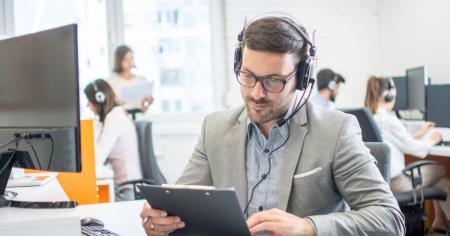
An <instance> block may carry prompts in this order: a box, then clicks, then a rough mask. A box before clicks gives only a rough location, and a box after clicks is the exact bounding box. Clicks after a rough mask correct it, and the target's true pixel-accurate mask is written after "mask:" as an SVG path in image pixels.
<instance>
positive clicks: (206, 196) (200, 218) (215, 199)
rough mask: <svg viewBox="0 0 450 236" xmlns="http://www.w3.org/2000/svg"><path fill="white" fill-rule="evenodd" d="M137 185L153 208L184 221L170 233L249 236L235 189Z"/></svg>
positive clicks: (200, 235)
mask: <svg viewBox="0 0 450 236" xmlns="http://www.w3.org/2000/svg"><path fill="white" fill-rule="evenodd" d="M138 187H139V189H140V191H141V193H142V195H143V196H144V197H145V199H146V200H147V201H148V203H149V204H150V205H151V206H152V208H155V209H160V210H164V211H166V212H167V214H168V215H171V216H178V217H180V219H181V220H182V221H183V222H185V227H184V228H183V229H179V230H177V231H175V232H173V233H171V234H170V235H188V236H189V235H196V236H206V235H208V236H209V235H215V236H222V235H223V236H225V235H226V236H229V235H242V236H247V235H248V236H250V231H249V229H248V227H247V223H246V221H245V218H244V215H243V214H242V210H241V207H240V205H239V201H238V198H237V195H236V192H235V191H234V189H202V188H189V187H187V188H183V187H182V188H179V187H176V188H174V187H163V186H157V185H144V186H138Z"/></svg>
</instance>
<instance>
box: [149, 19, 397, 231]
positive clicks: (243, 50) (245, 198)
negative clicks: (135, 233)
mask: <svg viewBox="0 0 450 236" xmlns="http://www.w3.org/2000/svg"><path fill="white" fill-rule="evenodd" d="M238 40H239V45H238V48H237V49H236V53H235V71H236V77H237V80H238V82H239V83H240V89H241V94H242V97H243V99H244V103H245V106H242V107H239V108H236V109H232V110H228V111H223V112H217V113H214V114H212V115H209V116H207V117H206V118H205V120H204V122H203V127H202V132H201V136H200V138H199V141H198V143H197V145H196V146H195V150H194V153H193V154H192V157H191V159H190V160H189V163H188V164H187V166H186V168H185V170H184V172H183V174H182V176H181V177H180V179H179V180H178V183H180V184H196V185H213V186H216V187H234V188H235V189H236V192H237V194H238V198H239V202H240V204H241V207H242V209H243V211H244V214H245V215H246V216H247V217H248V220H247V224H248V227H249V229H250V232H251V233H252V234H253V235H254V234H260V233H261V232H263V233H266V232H267V233H270V234H271V235H403V234H404V232H405V229H404V218H403V215H402V213H401V211H400V210H399V207H398V204H397V202H396V200H395V198H394V197H393V195H392V192H391V191H390V189H389V186H388V184H387V183H386V182H385V181H384V180H383V177H382V176H381V174H380V172H379V171H378V169H377V167H376V164H375V160H374V158H373V157H372V156H371V155H370V153H369V151H368V149H367V148H365V146H364V143H363V142H362V139H361V131H360V128H359V126H358V123H357V121H356V119H355V118H354V117H353V116H350V115H346V114H343V113H341V112H339V111H333V110H329V109H326V108H321V107H317V106H314V105H312V104H310V103H309V102H307V97H308V96H309V95H306V96H304V95H305V94H307V91H308V87H310V83H309V82H311V80H310V75H311V74H312V71H310V69H311V61H310V60H311V58H310V57H309V56H314V55H313V54H315V51H314V50H315V48H314V47H311V46H312V43H311V42H310V41H309V40H308V38H307V34H306V31H305V29H304V28H303V27H302V26H301V25H299V24H298V23H296V22H295V21H294V20H292V19H291V18H289V17H282V16H263V17H260V18H257V19H255V20H252V21H251V22H250V23H249V24H247V26H246V27H245V28H244V29H243V30H242V32H241V34H240V35H239V37H238ZM308 48H309V53H308ZM312 84H313V83H312ZM311 87H312V86H311ZM141 217H142V219H143V220H145V222H144V225H143V226H144V228H145V230H146V232H147V234H148V235H167V234H168V233H170V232H173V231H174V230H177V229H179V228H183V227H184V226H185V224H184V222H183V221H182V220H183V219H180V218H179V217H176V216H171V217H168V216H167V213H166V212H164V211H162V210H158V209H152V208H151V206H149V205H148V204H147V203H146V204H145V205H144V209H143V210H142V212H141Z"/></svg>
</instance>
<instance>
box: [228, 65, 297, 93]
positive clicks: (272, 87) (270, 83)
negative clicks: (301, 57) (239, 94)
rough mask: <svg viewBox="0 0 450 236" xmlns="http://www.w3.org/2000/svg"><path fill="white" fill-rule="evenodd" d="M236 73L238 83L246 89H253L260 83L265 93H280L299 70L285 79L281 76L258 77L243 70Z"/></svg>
mask: <svg viewBox="0 0 450 236" xmlns="http://www.w3.org/2000/svg"><path fill="white" fill-rule="evenodd" d="M235 72H236V79H237V81H238V82H239V84H241V85H242V86H244V87H247V88H253V87H255V85H256V83H257V82H258V81H260V82H261V85H262V87H263V88H264V90H265V91H267V92H271V93H279V92H281V91H283V89H284V86H285V85H286V83H287V82H289V80H291V79H292V78H294V77H295V73H296V72H297V70H294V72H292V73H291V74H290V75H288V76H287V77H285V78H283V77H281V76H277V77H276V78H275V77H274V76H256V75H254V74H252V73H250V72H247V71H242V70H236V71H235Z"/></svg>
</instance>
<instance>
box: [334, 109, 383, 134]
mask: <svg viewBox="0 0 450 236" xmlns="http://www.w3.org/2000/svg"><path fill="white" fill-rule="evenodd" d="M341 111H343V112H345V113H348V114H352V115H354V116H356V119H358V123H359V126H360V127H361V132H362V138H363V141H364V142H383V139H382V138H381V132H380V130H379V129H378V126H377V124H376V123H375V121H374V120H373V117H372V114H371V113H370V112H369V110H367V108H365V107H363V108H356V109H342V110H341Z"/></svg>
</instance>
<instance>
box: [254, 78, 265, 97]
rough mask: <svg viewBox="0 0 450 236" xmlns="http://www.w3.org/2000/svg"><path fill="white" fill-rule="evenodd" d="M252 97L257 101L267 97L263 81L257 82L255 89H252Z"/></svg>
mask: <svg viewBox="0 0 450 236" xmlns="http://www.w3.org/2000/svg"><path fill="white" fill-rule="evenodd" d="M251 95H252V97H253V98H255V99H256V100H258V99H260V98H263V97H265V96H266V91H265V90H264V87H263V85H262V82H261V81H256V84H255V87H253V88H252V92H251Z"/></svg>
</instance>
